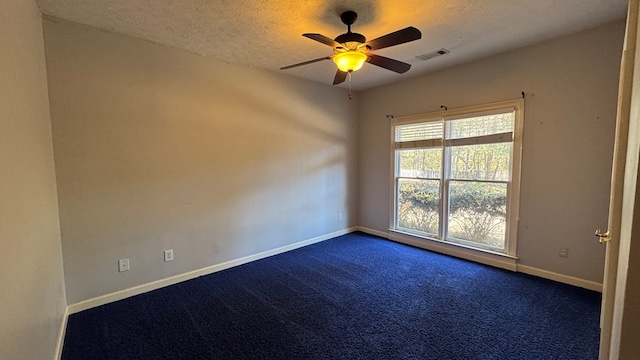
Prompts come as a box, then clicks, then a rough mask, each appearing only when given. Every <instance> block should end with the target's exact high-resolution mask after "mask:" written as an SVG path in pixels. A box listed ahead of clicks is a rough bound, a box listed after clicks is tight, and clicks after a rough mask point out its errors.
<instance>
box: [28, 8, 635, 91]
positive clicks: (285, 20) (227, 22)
mask: <svg viewBox="0 0 640 360" xmlns="http://www.w3.org/2000/svg"><path fill="white" fill-rule="evenodd" d="M37 1H38V4H39V6H40V8H41V10H42V12H43V13H44V14H47V15H51V16H55V17H58V18H62V19H67V20H71V21H75V22H78V23H82V24H87V25H92V26H96V27H99V28H103V29H107V30H111V31H115V32H119V33H123V34H127V35H131V36H135V37H138V38H142V39H146V40H149V41H152V42H155V43H160V44H165V45H169V46H174V47H177V48H182V49H185V50H189V51H192V52H195V53H197V54H201V55H205V56H211V57H213V58H217V59H219V60H222V61H225V62H227V63H232V64H241V65H246V66H254V67H259V68H264V69H269V70H273V71H280V70H279V68H280V67H282V66H285V65H290V64H293V63H298V62H302V61H305V60H310V59H315V58H319V57H323V56H327V55H330V54H331V53H332V51H331V48H330V47H328V46H326V45H323V44H321V43H318V42H315V41H313V40H310V39H307V38H304V37H302V36H301V35H302V34H303V33H308V32H311V33H320V34H323V35H326V36H328V37H330V38H335V37H336V36H337V35H339V34H342V33H344V32H346V27H345V26H344V24H342V23H341V21H340V14H341V13H342V12H343V11H345V10H354V11H356V12H357V13H358V20H357V21H356V23H355V24H354V25H353V27H352V30H353V31H354V32H358V33H361V34H364V35H365V36H366V37H367V38H368V39H374V38H377V37H379V36H382V35H385V34H387V33H390V32H393V31H396V30H399V29H401V28H404V27H407V26H414V27H417V28H418V29H420V31H422V39H420V40H418V41H414V42H411V43H407V44H402V45H398V46H395V47H390V48H386V49H381V50H378V51H376V52H375V53H376V54H379V55H383V56H387V57H392V58H395V59H398V60H401V61H404V62H408V63H410V64H412V68H411V70H409V72H407V73H405V74H402V75H399V74H396V73H393V72H390V71H388V70H384V69H381V68H378V67H376V66H373V65H371V64H366V65H365V66H364V67H363V68H362V69H361V70H359V71H357V72H356V73H354V74H353V82H352V83H353V89H354V90H364V89H367V88H371V87H374V86H378V85H382V84H386V83H390V82H394V81H399V80H402V79H406V78H408V77H412V76H416V75H418V74H422V73H425V72H428V71H433V70H436V69H440V68H443V67H446V66H451V65H453V64H458V63H462V62H468V61H471V60H474V59H479V58H482V57H486V56H489V55H492V54H496V53H500V52H503V51H507V50H510V49H514V48H517V47H521V46H524V45H528V44H532V43H535V42H539V41H542V40H546V39H550V38H553V37H556V36H559V35H562V34H568V33H571V32H575V31H579V30H582V29H587V28H590V27H595V26H597V25H601V24H604V23H607V22H611V21H614V20H617V19H623V18H624V17H625V14H626V10H627V0H472V1H470V0H395V1H381V0H333V1H328V0H324V1H323V0H318V1H301V0H298V1H294V0H217V1H216V0H181V1H176V0H37ZM441 48H446V49H448V50H450V51H451V52H450V53H449V54H446V55H443V56H440V57H437V58H434V59H431V60H428V61H421V60H418V59H416V56H419V55H423V54H425V53H429V52H432V51H435V50H438V49H441ZM282 72H286V73H287V74H290V75H293V76H298V77H301V78H306V79H309V80H313V81H317V82H321V83H325V84H331V83H332V81H333V76H334V74H335V65H334V64H333V63H332V62H331V61H323V62H319V63H314V64H310V65H307V66H303V67H299V68H294V69H290V70H286V71H282ZM341 86H343V87H344V86H346V83H344V84H342V85H341Z"/></svg>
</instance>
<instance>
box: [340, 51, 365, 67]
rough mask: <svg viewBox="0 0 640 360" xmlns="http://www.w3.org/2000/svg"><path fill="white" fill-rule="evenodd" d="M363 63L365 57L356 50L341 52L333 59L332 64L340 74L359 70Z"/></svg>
mask: <svg viewBox="0 0 640 360" xmlns="http://www.w3.org/2000/svg"><path fill="white" fill-rule="evenodd" d="M365 61H367V55H366V54H364V53H362V52H360V51H357V50H349V51H345V52H341V53H339V54H336V55H335V56H334V57H333V62H334V63H336V65H337V66H338V69H340V71H342V72H351V71H356V70H360V68H361V67H362V65H363V64H364V62H365Z"/></svg>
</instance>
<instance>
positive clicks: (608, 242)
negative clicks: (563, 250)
mask: <svg viewBox="0 0 640 360" xmlns="http://www.w3.org/2000/svg"><path fill="white" fill-rule="evenodd" d="M637 32H638V0H630V1H629V11H628V15H627V30H626V35H625V41H624V50H623V53H622V64H621V69H620V85H619V88H618V110H617V111H618V113H617V119H616V134H615V145H614V155H613V168H612V174H611V196H610V200H609V221H608V224H607V226H608V230H606V231H596V235H598V236H599V237H600V241H601V242H603V243H604V244H605V246H606V247H607V249H606V255H605V269H604V281H603V290H602V314H601V317H600V327H601V333H600V356H599V358H600V359H601V360H607V359H609V354H610V349H611V333H612V324H613V309H614V300H615V292H616V275H617V271H618V254H619V250H620V241H619V240H620V229H621V215H622V200H623V187H624V174H625V163H626V157H627V146H628V134H629V118H630V111H631V98H632V90H634V89H633V76H634V63H635V60H636V40H637ZM635 91H638V89H635ZM612 360H613V359H612Z"/></svg>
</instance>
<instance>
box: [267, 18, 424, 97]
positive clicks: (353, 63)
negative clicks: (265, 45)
mask: <svg viewBox="0 0 640 360" xmlns="http://www.w3.org/2000/svg"><path fill="white" fill-rule="evenodd" d="M357 18H358V14H356V13H355V12H354V11H345V12H343V13H342V15H340V19H341V20H342V22H343V23H344V24H345V25H347V32H346V33H344V34H342V35H338V37H336V38H335V39H331V38H328V37H326V36H324V35H321V34H313V33H307V34H302V36H304V37H307V38H309V39H312V40H315V41H318V42H321V43H323V44H325V45H329V46H331V47H332V48H333V55H329V56H325V57H321V58H318V59H313V60H309V61H305V62H301V63H298V64H293V65H289V66H285V67H282V68H280V70H286V69H291V68H294V67H298V66H302V65H308V64H312V63H315V62H318V61H323V60H329V59H333V62H335V63H336V65H337V66H338V71H337V72H336V76H335V78H334V79H333V85H338V84H340V83H342V82H344V81H345V79H346V78H347V74H350V73H352V72H353V71H356V70H359V69H360V68H361V67H362V65H363V64H364V63H365V62H368V63H370V64H373V65H376V66H380V67H381V68H384V69H387V70H391V71H394V72H397V73H399V74H402V73H405V72H407V71H408V70H409V68H411V65H410V64H407V63H405V62H402V61H398V60H394V59H391V58H388V57H384V56H380V55H376V54H373V53H372V52H371V51H372V50H379V49H383V48H386V47H390V46H395V45H399V44H404V43H407V42H410V41H414V40H418V39H420V38H421V37H422V33H420V30H418V29H416V28H414V27H413V26H409V27H407V28H404V29H402V30H398V31H395V32H392V33H390V34H387V35H384V36H381V37H379V38H376V39H373V40H370V41H367V38H365V37H364V35H362V34H358V33H354V32H351V25H352V24H353V23H354V22H355V21H356V19H357Z"/></svg>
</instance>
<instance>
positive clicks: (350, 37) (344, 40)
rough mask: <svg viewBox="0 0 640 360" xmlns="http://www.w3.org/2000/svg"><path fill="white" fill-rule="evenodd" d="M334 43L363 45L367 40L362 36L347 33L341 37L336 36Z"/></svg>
mask: <svg viewBox="0 0 640 360" xmlns="http://www.w3.org/2000/svg"><path fill="white" fill-rule="evenodd" d="M335 41H336V42H337V43H340V44H346V43H350V42H357V43H360V44H364V43H365V42H367V38H366V37H364V35H362V34H358V33H352V32H348V33H345V34H342V35H338V37H336V38H335Z"/></svg>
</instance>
